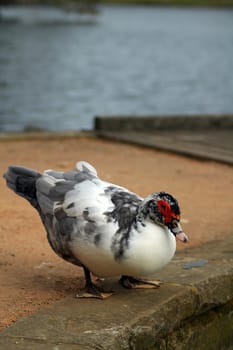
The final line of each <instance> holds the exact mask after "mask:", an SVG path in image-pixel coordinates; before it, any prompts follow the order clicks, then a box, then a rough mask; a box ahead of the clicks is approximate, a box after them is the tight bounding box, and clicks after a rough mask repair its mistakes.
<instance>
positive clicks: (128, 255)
mask: <svg viewBox="0 0 233 350" xmlns="http://www.w3.org/2000/svg"><path fill="white" fill-rule="evenodd" d="M154 226H155V225H154V224H153V223H147V225H146V227H143V228H142V231H141V232H140V233H138V232H136V231H135V230H134V232H133V233H132V235H131V238H130V243H129V247H128V248H127V249H126V251H125V253H124V257H122V259H120V260H116V259H114V256H113V254H112V252H111V241H112V236H113V235H112V236H110V235H108V236H105V239H104V241H103V242H102V244H101V246H99V247H97V246H95V245H94V244H92V243H91V242H85V241H80V240H79V239H77V240H75V241H74V242H73V243H72V252H73V254H74V255H75V256H77V257H78V258H79V259H80V260H81V261H82V262H83V264H84V265H85V266H86V267H87V268H88V269H89V270H90V271H92V273H93V274H94V275H95V276H99V277H112V276H119V275H128V276H135V277H136V276H147V275H151V274H153V273H154V272H155V271H157V270H159V269H161V268H162V267H163V266H164V265H166V264H167V263H169V261H170V260H171V259H172V258H173V256H174V254H175V250H176V239H175V237H174V235H173V234H172V233H171V232H170V231H169V230H168V229H163V228H162V227H160V226H157V227H154ZM103 232H104V231H103ZM113 232H114V231H113Z"/></svg>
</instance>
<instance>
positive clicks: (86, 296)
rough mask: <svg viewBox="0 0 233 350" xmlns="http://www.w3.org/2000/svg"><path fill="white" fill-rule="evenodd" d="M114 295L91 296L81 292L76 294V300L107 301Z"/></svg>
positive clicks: (100, 294)
mask: <svg viewBox="0 0 233 350" xmlns="http://www.w3.org/2000/svg"><path fill="white" fill-rule="evenodd" d="M113 294H114V293H99V294H92V293H88V292H87V291H83V292H80V293H78V294H76V298H79V299H85V298H89V299H101V300H103V299H107V298H109V297H111V296H112V295H113Z"/></svg>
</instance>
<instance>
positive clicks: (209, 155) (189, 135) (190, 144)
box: [95, 115, 233, 164]
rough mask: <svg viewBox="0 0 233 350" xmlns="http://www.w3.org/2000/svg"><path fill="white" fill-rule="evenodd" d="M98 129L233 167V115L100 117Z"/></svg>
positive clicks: (110, 136)
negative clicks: (232, 165)
mask: <svg viewBox="0 0 233 350" xmlns="http://www.w3.org/2000/svg"><path fill="white" fill-rule="evenodd" d="M95 128H96V134H97V135H98V136H100V137H103V138H108V139H110V140H115V141H120V142H127V143H132V144H137V145H141V146H145V147H151V148H155V149H159V150H164V151H169V152H173V153H178V154H182V155H185V156H189V157H194V158H198V159H205V160H215V161H219V162H222V163H226V164H233V115H228V116H227V115H212V116H208V115H207V116H157V117H146V116H145V117H97V118H96V120H95Z"/></svg>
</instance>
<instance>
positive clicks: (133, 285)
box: [120, 276, 162, 289]
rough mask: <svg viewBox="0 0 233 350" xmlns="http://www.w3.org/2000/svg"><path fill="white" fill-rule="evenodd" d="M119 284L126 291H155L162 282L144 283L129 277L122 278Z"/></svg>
mask: <svg viewBox="0 0 233 350" xmlns="http://www.w3.org/2000/svg"><path fill="white" fill-rule="evenodd" d="M120 284H121V285H122V286H123V287H124V288H128V289H156V288H159V287H160V285H161V284H162V282H160V281H144V280H140V279H137V278H134V277H130V276H122V277H121V279H120Z"/></svg>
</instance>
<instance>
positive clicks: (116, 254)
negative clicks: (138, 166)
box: [39, 163, 176, 277]
mask: <svg viewBox="0 0 233 350" xmlns="http://www.w3.org/2000/svg"><path fill="white" fill-rule="evenodd" d="M82 164H83V163H78V165H77V167H78V170H79V169H80V168H81V169H82V166H81V165H82ZM81 169H80V170H79V171H81ZM87 169H88V170H90V169H91V168H89V167H88V165H86V171H87ZM91 170H92V169H91ZM92 174H93V175H95V174H96V173H95V172H94V171H93V170H92ZM42 181H46V182H47V183H48V182H49V181H50V182H52V183H53V182H55V183H57V181H58V180H57V179H56V178H53V177H51V175H50V171H47V172H45V174H44V176H43V180H42ZM60 181H61V182H62V181H64V180H62V179H61V180H60ZM114 195H116V196H117V195H120V196H122V198H123V200H124V203H123V205H122V208H120V209H119V211H121V216H122V217H124V215H125V219H124V218H123V219H122V220H123V221H124V220H125V221H127V220H128V216H129V215H134V214H135V213H134V212H135V211H136V209H137V208H136V206H138V204H139V203H141V202H142V199H141V198H140V197H138V196H137V195H136V194H134V193H132V192H129V191H128V190H127V189H125V188H123V187H120V186H116V185H113V184H111V183H108V182H105V181H101V180H100V179H99V178H98V177H94V178H92V179H91V180H90V179H88V178H87V179H86V180H84V181H81V182H80V183H77V184H75V185H74V187H73V189H72V190H70V191H67V192H66V194H65V197H64V201H63V203H60V202H55V203H54V207H53V212H54V213H55V218H56V219H55V221H56V222H54V220H53V225H52V226H53V227H52V228H51V229H48V230H47V231H48V236H49V237H48V238H49V241H50V242H54V240H55V241H58V237H57V234H56V226H57V224H58V225H59V220H60V219H59V215H58V216H57V215H56V213H59V211H61V212H62V213H65V214H66V215H67V217H69V218H73V223H72V226H73V231H72V233H71V235H70V240H69V241H67V242H66V244H67V245H68V246H69V250H70V252H72V255H73V257H72V260H75V259H76V260H77V263H78V264H79V262H80V263H81V265H84V266H85V267H87V268H88V269H89V270H90V271H91V272H92V273H93V274H95V275H96V276H99V277H110V276H118V275H129V276H143V275H150V274H152V273H153V272H155V271H156V270H158V269H160V268H162V267H163V266H164V265H166V264H167V263H168V262H169V261H170V260H171V259H172V257H173V256H174V253H175V250H176V240H175V236H174V235H173V234H172V233H171V231H169V230H168V229H167V228H166V227H165V226H164V227H162V226H159V225H156V224H155V223H153V222H152V221H151V220H150V219H149V218H147V219H146V220H144V221H143V222H141V221H138V222H136V223H134V224H132V225H131V226H129V232H125V231H127V229H126V230H125V228H124V229H123V232H122V233H121V232H119V231H120V227H119V220H120V219H118V220H117V219H116V218H115V219H112V218H111V219H110V216H111V213H112V212H113V211H114V210H115V205H114V203H113V201H112V198H113V196H114ZM39 203H40V201H39ZM41 204H42V203H41ZM124 209H125V210H124ZM109 215H110V216H109ZM127 224H128V223H127V222H126V225H127ZM47 228H48V227H47ZM69 230H70V228H68V231H69ZM124 235H125V236H127V237H124ZM55 246H56V244H55ZM52 247H53V248H54V246H53V244H52ZM54 250H55V251H56V249H54ZM121 250H123V251H122V252H121ZM58 254H59V252H58ZM68 260H69V259H68ZM71 262H72V261H71Z"/></svg>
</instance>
